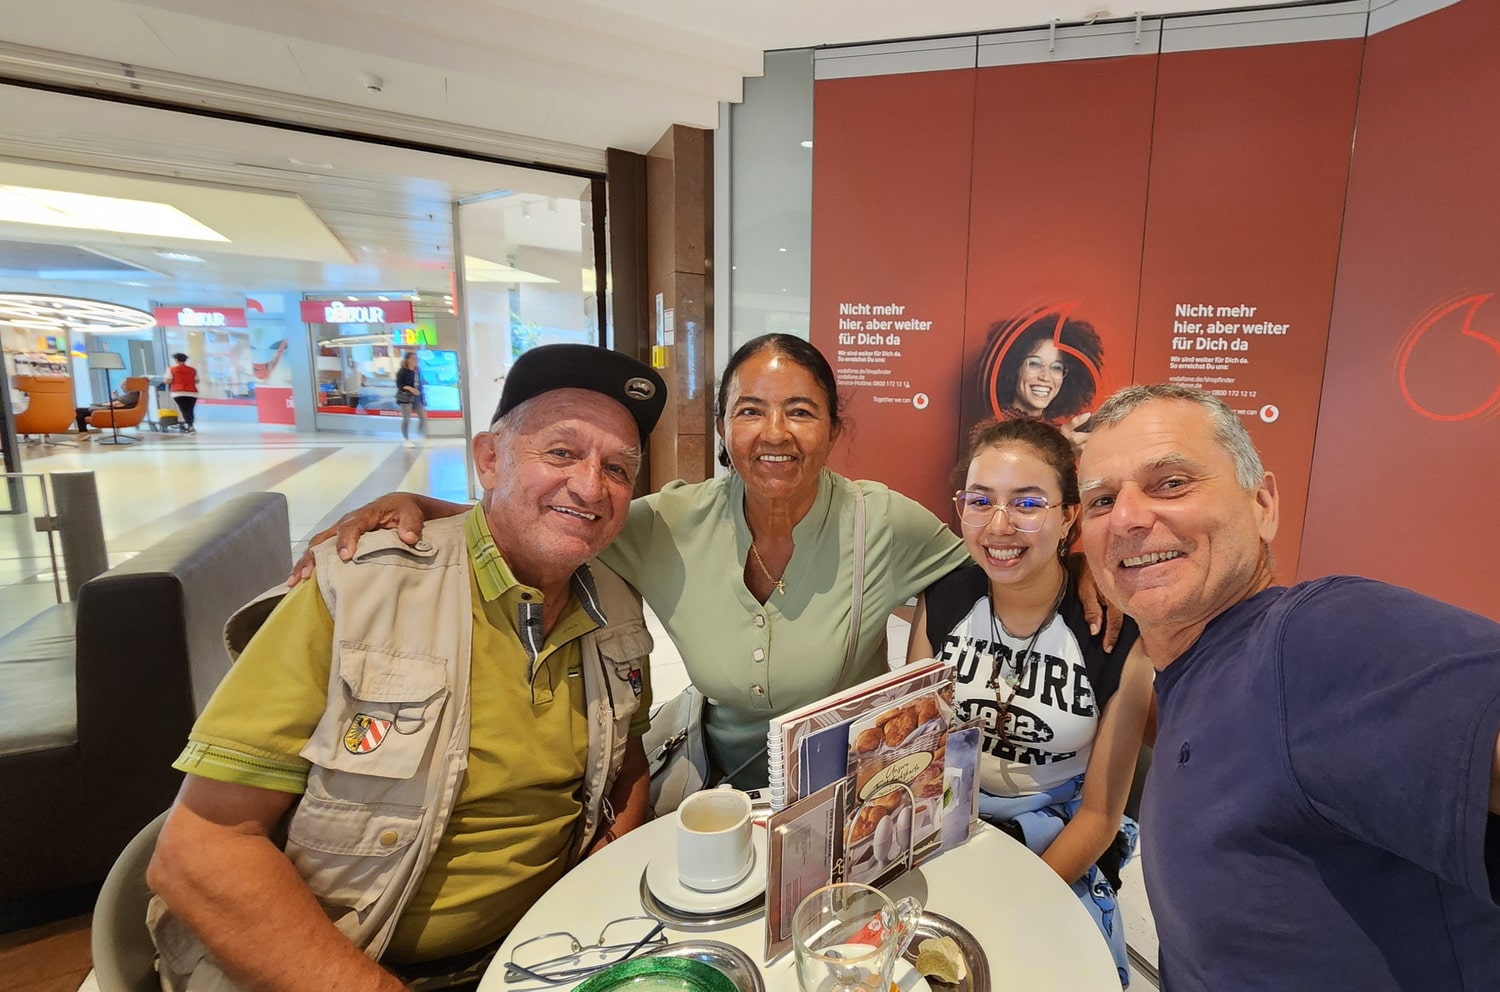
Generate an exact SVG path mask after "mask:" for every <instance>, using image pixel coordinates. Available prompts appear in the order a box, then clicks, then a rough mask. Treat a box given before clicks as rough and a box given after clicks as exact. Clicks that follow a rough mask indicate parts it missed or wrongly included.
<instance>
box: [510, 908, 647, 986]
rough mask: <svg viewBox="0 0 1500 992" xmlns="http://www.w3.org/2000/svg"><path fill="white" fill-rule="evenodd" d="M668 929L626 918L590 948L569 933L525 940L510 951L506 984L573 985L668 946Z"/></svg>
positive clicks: (642, 919) (610, 926) (608, 928)
mask: <svg viewBox="0 0 1500 992" xmlns="http://www.w3.org/2000/svg"><path fill="white" fill-rule="evenodd" d="M665 926H666V924H664V923H661V922H659V921H657V920H655V919H653V918H651V917H649V916H626V917H622V918H620V919H618V920H610V921H609V922H608V923H606V924H604V929H603V930H601V931H599V939H598V940H596V941H594V942H592V943H588V944H585V943H584V942H583V941H581V940H579V939H578V938H577V937H575V936H573V935H572V934H571V933H569V932H567V931H566V930H554V931H553V932H551V933H544V934H542V935H540V936H538V937H532V938H531V939H529V940H523V941H521V942H520V943H519V944H517V945H516V946H515V947H514V948H512V949H511V952H510V960H509V961H507V962H506V963H505V980H506V982H510V983H514V982H540V983H541V984H543V985H570V984H572V983H574V982H577V981H580V980H582V979H584V978H587V977H588V976H590V975H592V974H594V973H595V972H599V971H603V970H604V969H605V968H608V967H609V966H610V965H614V964H619V963H620V962H621V961H628V960H630V959H631V958H633V957H635V956H636V955H638V954H640V953H641V952H642V951H647V950H654V949H656V948H658V947H664V946H666V943H667V935H666V934H664V933H662V929H663V928H664V927H665Z"/></svg>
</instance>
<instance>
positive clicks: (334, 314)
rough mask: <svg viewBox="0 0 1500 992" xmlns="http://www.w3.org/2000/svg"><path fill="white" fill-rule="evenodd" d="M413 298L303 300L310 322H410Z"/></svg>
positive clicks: (307, 318) (305, 320)
mask: <svg viewBox="0 0 1500 992" xmlns="http://www.w3.org/2000/svg"><path fill="white" fill-rule="evenodd" d="M414 319H415V317H414V315H413V313H412V306H411V301H410V300H349V301H347V302H346V301H344V300H303V301H302V320H303V322H304V323H307V324H410V323H411V322H412V321H413V320H414Z"/></svg>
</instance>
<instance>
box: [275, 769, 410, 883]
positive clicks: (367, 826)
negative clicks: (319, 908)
mask: <svg viewBox="0 0 1500 992" xmlns="http://www.w3.org/2000/svg"><path fill="white" fill-rule="evenodd" d="M422 814H423V807H421V806H406V805H401V804H397V803H351V802H344V801H343V800H340V799H334V798H332V797H330V796H327V795H323V794H320V793H318V792H315V791H314V790H313V789H311V788H309V790H308V792H307V794H306V795H304V796H303V797H302V800H301V801H300V802H299V803H298V805H297V812H296V813H295V814H293V816H292V822H291V825H290V826H289V827H288V830H287V844H286V855H287V857H288V858H289V859H290V860H291V862H292V864H294V865H295V866H296V867H297V871H298V872H299V873H300V874H301V875H302V877H303V878H304V879H306V880H307V884H308V887H309V888H310V889H312V890H313V892H315V893H317V895H318V898H319V900H321V901H322V902H324V903H325V904H331V905H335V906H348V907H349V908H350V909H353V910H354V911H355V912H361V911H363V910H364V909H366V908H367V907H368V906H370V904H371V903H373V902H374V901H375V900H376V899H377V898H379V897H380V896H381V894H382V893H384V892H385V890H386V889H387V888H388V887H389V884H390V880H391V878H392V875H393V873H394V872H395V871H396V870H397V869H398V868H400V867H401V865H402V864H403V863H404V862H405V859H406V855H407V854H408V852H409V850H410V848H411V845H412V842H413V841H414V840H416V838H417V834H418V832H419V831H420V830H421V827H422Z"/></svg>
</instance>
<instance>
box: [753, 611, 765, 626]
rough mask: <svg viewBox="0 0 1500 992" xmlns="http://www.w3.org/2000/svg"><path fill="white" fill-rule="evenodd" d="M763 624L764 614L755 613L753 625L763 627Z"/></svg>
mask: <svg viewBox="0 0 1500 992" xmlns="http://www.w3.org/2000/svg"><path fill="white" fill-rule="evenodd" d="M765 625H766V617H765V614H763V613H757V614H755V626H757V627H764V626H765Z"/></svg>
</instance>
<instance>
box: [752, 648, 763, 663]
mask: <svg viewBox="0 0 1500 992" xmlns="http://www.w3.org/2000/svg"><path fill="white" fill-rule="evenodd" d="M750 657H752V658H754V659H755V660H756V661H765V660H766V653H765V651H763V650H761V649H760V648H756V649H755V650H754V651H751V652H750Z"/></svg>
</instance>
